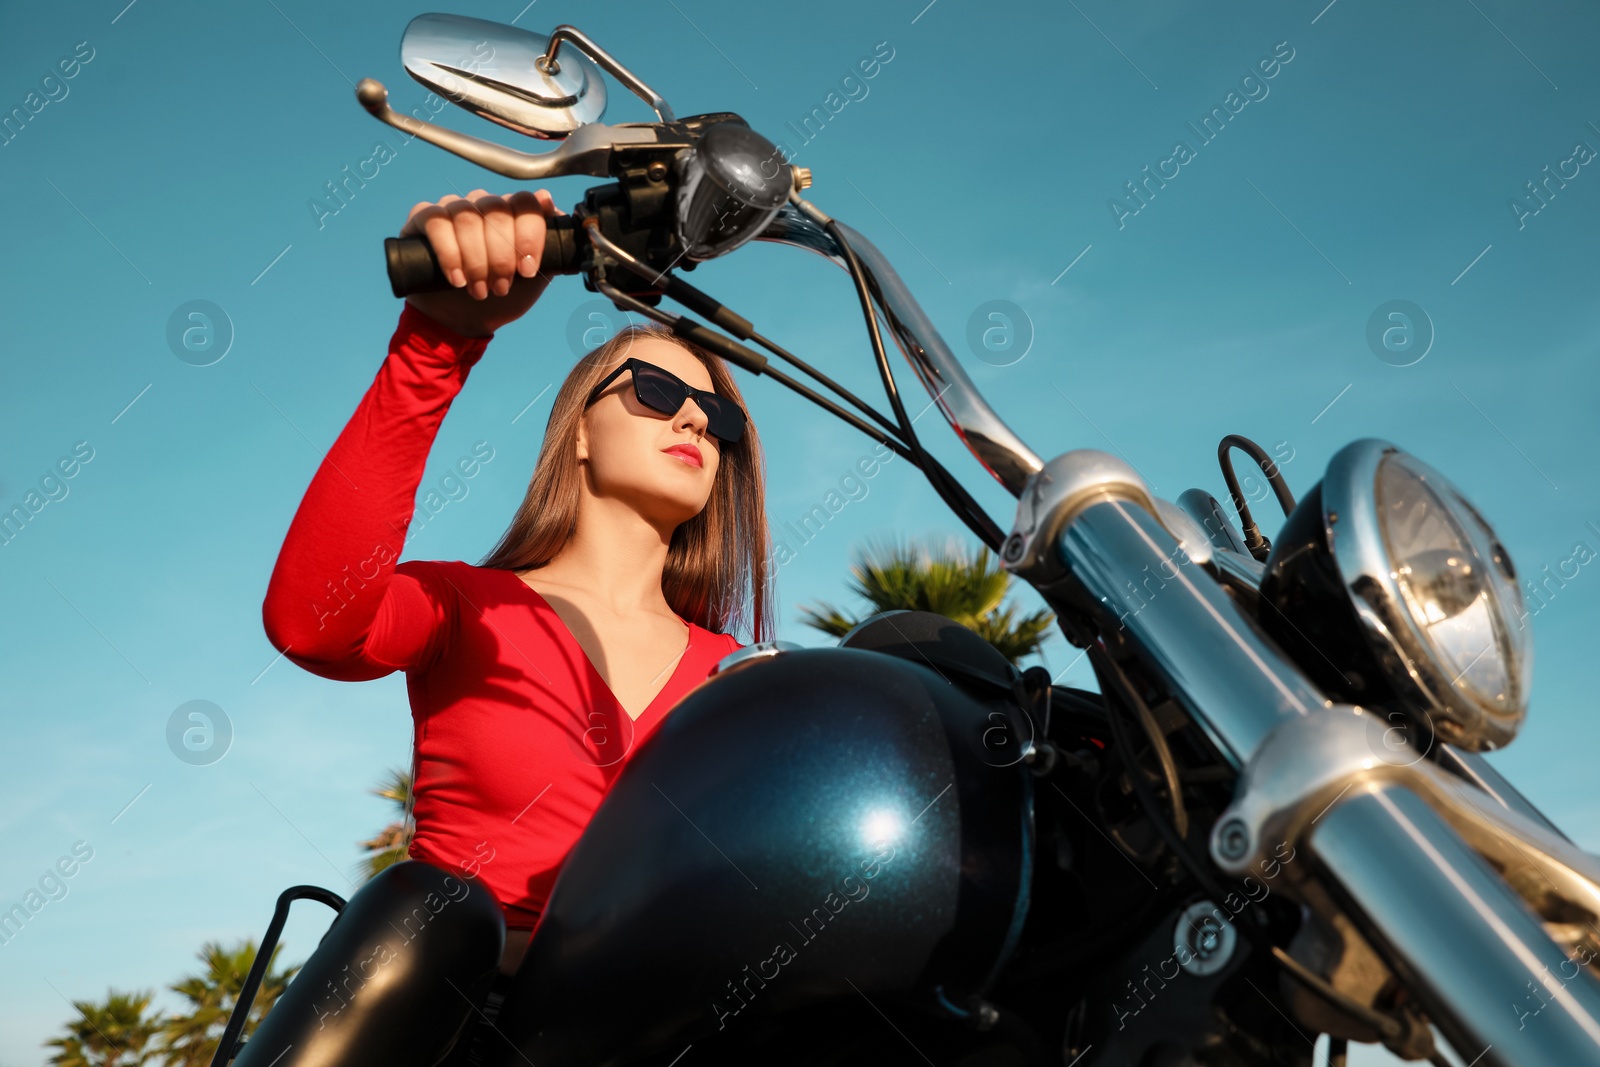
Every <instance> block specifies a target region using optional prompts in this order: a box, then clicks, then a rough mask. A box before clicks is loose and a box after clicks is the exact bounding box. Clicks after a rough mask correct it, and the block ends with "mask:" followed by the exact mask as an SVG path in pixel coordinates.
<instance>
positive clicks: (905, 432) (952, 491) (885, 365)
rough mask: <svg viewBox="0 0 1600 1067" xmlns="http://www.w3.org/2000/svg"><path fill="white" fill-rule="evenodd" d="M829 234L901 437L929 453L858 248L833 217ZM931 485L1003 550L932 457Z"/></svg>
mask: <svg viewBox="0 0 1600 1067" xmlns="http://www.w3.org/2000/svg"><path fill="white" fill-rule="evenodd" d="M826 229H827V231H828V233H829V234H830V235H831V236H832V237H833V239H834V241H836V242H837V243H838V246H839V250H840V252H841V253H842V254H843V256H844V260H845V266H846V267H847V268H848V270H849V271H850V278H851V280H852V281H853V282H855V286H856V296H857V297H858V298H859V299H860V301H861V311H862V315H863V316H864V317H865V318H866V321H867V333H868V335H869V337H870V338H871V340H872V354H873V357H874V358H875V359H876V361H877V364H878V376H879V377H880V378H882V379H883V390H884V392H885V393H886V394H887V395H888V397H889V406H890V407H892V408H893V409H894V414H895V421H896V422H897V423H898V424H899V427H900V433H901V436H902V437H903V438H904V439H905V442H906V444H907V446H908V447H910V448H911V450H912V452H913V453H914V454H915V455H916V456H917V457H918V458H919V459H921V458H922V457H926V456H927V452H926V451H925V450H924V449H923V447H922V444H921V442H920V441H918V439H917V435H916V431H915V430H913V429H912V428H911V420H910V419H908V418H906V409H905V406H904V405H903V404H902V403H901V402H900V392H899V389H898V388H897V387H896V385H895V380H894V371H893V370H892V369H891V368H890V366H889V355H888V352H887V350H886V349H885V348H884V344H883V334H882V333H881V332H880V331H879V329H878V315H877V310H876V308H875V307H874V305H873V298H872V293H871V291H870V290H869V289H868V285H867V282H868V277H869V276H868V274H867V272H866V270H865V269H864V268H863V267H862V266H861V262H860V260H858V259H857V258H856V254H855V250H854V249H852V248H851V247H850V243H849V242H848V241H847V240H845V237H844V234H843V233H842V232H841V231H840V230H839V226H838V224H837V223H835V222H834V221H833V220H831V219H830V220H829V221H828V224H827V226H826ZM918 467H919V468H920V469H921V470H922V472H923V474H924V476H926V477H927V479H928V482H929V484H931V485H932V486H933V489H934V491H935V492H936V493H938V494H939V498H940V499H941V500H943V501H944V502H945V504H946V505H948V506H949V507H950V509H951V510H952V511H954V512H955V513H956V515H957V517H958V518H960V519H961V521H962V522H963V523H964V524H965V525H966V526H967V528H968V529H970V530H971V531H972V532H973V533H974V534H976V535H977V537H978V539H979V540H980V541H982V542H983V543H984V544H985V545H987V546H988V547H989V549H990V550H991V551H993V552H999V551H1000V545H1001V543H1002V542H1003V541H1004V540H1005V533H1004V532H1003V531H1002V530H1001V529H1000V527H999V526H997V525H996V524H995V522H994V520H993V519H991V518H989V516H988V515H987V514H985V513H984V511H983V509H982V508H981V507H979V505H978V503H977V501H975V500H973V499H972V497H971V495H970V494H968V493H967V491H966V490H965V489H964V488H963V487H962V486H961V484H960V483H959V482H957V481H955V479H954V478H951V477H950V476H949V472H947V471H945V470H944V468H943V467H942V466H938V465H937V464H935V463H933V462H932V460H931V457H929V462H928V463H927V465H924V464H922V463H918Z"/></svg>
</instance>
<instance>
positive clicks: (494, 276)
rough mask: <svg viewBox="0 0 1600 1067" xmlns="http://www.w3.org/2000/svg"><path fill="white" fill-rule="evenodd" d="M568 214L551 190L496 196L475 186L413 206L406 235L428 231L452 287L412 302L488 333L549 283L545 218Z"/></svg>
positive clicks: (469, 332)
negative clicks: (543, 263)
mask: <svg viewBox="0 0 1600 1067" xmlns="http://www.w3.org/2000/svg"><path fill="white" fill-rule="evenodd" d="M559 214H562V212H561V211H559V210H558V209H557V208H556V205H555V202H554V201H553V200H552V199H551V198H550V193H549V192H548V191H547V190H544V189H540V190H538V191H537V192H532V193H530V192H526V191H519V192H515V193H512V194H511V195H510V196H495V195H493V194H491V193H486V192H484V191H483V190H482V189H474V190H473V191H472V192H470V193H468V194H467V195H466V197H465V198H462V197H459V196H447V197H444V198H443V199H442V200H440V201H439V202H438V203H436V204H430V203H427V202H426V201H425V202H423V203H420V204H418V205H417V206H416V207H414V208H412V209H411V214H410V216H409V217H408V218H407V219H406V224H405V226H404V227H402V228H401V230H400V236H401V237H411V236H414V235H416V234H424V235H426V236H427V238H428V243H429V244H431V245H432V246H433V253H434V255H435V256H437V257H438V259H439V267H440V269H442V270H443V271H444V276H445V277H446V278H447V279H449V281H450V284H451V286H452V288H450V289H447V290H443V291H441V292H434V293H415V294H413V295H411V296H408V297H406V301H407V302H408V303H409V304H410V305H411V306H412V307H414V308H416V309H417V310H418V311H420V312H422V313H423V314H424V315H427V316H428V317H429V318H430V319H433V320H434V321H435V322H438V323H440V324H441V325H444V326H448V327H449V328H450V329H452V330H455V331H456V332H457V333H460V334H465V335H466V336H468V337H484V336H487V335H488V334H491V333H493V332H494V331H495V330H497V329H499V328H500V327H501V326H504V325H505V324H506V323H508V322H512V321H514V320H516V319H518V318H521V317H522V316H523V315H524V314H525V313H526V312H527V310H528V309H529V308H531V307H532V306H533V303H534V301H535V300H538V299H539V294H540V293H543V292H544V289H545V286H547V285H549V284H550V276H549V275H540V274H539V260H540V258H541V257H542V256H543V255H544V232H545V219H546V218H548V217H550V216H552V215H559Z"/></svg>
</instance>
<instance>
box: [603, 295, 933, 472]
mask: <svg viewBox="0 0 1600 1067" xmlns="http://www.w3.org/2000/svg"><path fill="white" fill-rule="evenodd" d="M595 288H596V289H597V290H599V292H600V294H601V295H602V296H605V297H607V298H608V299H610V301H611V302H612V303H613V304H616V305H617V306H618V307H620V308H625V309H627V310H630V311H637V312H639V313H640V314H643V315H645V316H646V317H647V318H653V319H655V318H656V316H658V315H659V316H662V318H660V319H656V321H663V319H664V318H665V313H664V312H659V311H657V310H656V309H655V308H652V307H650V306H649V305H647V304H645V303H644V302H643V301H641V300H639V299H637V298H636V297H634V296H632V295H630V294H628V293H625V292H623V291H622V290H620V289H618V288H616V287H615V286H612V285H610V284H608V283H607V282H606V281H604V280H603V279H596V281H595ZM675 318H676V320H677V323H680V324H683V325H676V324H675V325H674V326H673V329H674V332H677V333H679V334H681V335H683V336H684V337H686V338H687V339H688V340H690V341H694V342H696V343H698V344H700V345H701V347H703V348H709V349H711V350H712V351H713V352H715V353H716V354H717V355H719V356H722V357H723V358H724V359H729V357H733V358H731V359H730V362H734V363H737V364H738V365H740V366H743V367H744V368H745V369H746V370H749V371H750V372H751V373H752V374H758V375H766V376H767V377H769V378H771V379H772V380H773V381H775V382H777V383H779V384H780V385H785V386H787V387H789V388H790V389H792V390H794V391H795V392H796V393H799V394H800V395H801V396H803V397H805V398H806V399H807V400H809V401H811V402H812V403H813V404H816V405H817V406H818V407H820V408H822V409H823V410H824V411H826V412H828V413H829V414H830V415H835V416H837V417H838V418H840V419H842V420H843V421H845V422H847V423H849V424H850V425H851V426H853V427H855V428H856V429H858V430H860V431H861V432H862V433H864V434H866V435H867V436H868V437H870V438H872V439H873V440H874V441H877V442H879V443H880V444H885V445H888V446H889V447H890V448H892V449H893V450H894V451H895V454H896V455H899V456H900V457H902V458H904V459H907V460H910V461H911V462H912V463H913V464H915V463H916V457H915V456H914V455H913V454H912V452H911V450H910V449H908V448H906V446H905V445H904V444H902V443H901V442H900V440H899V438H896V437H893V436H891V435H890V434H888V433H885V432H884V431H882V430H879V429H878V428H877V427H875V426H872V425H869V424H868V423H866V422H864V421H862V420H861V419H860V418H859V417H857V416H856V415H854V414H852V413H850V412H848V411H846V410H845V409H844V408H842V407H840V406H839V405H838V404H836V403H834V402H833V401H832V400H829V399H828V398H827V397H825V396H823V395H822V394H820V393H818V392H817V391H816V390H814V389H812V388H811V387H810V386H808V385H806V384H805V383H804V382H801V381H797V380H795V379H794V378H791V377H790V376H789V375H787V374H785V373H783V372H782V371H780V370H777V369H776V368H774V367H772V366H770V365H768V364H767V362H766V360H765V359H764V358H763V357H762V356H760V355H758V354H757V353H755V352H752V351H750V350H749V349H748V348H745V347H744V346H743V345H741V344H739V343H738V342H736V341H732V340H730V339H728V338H726V337H724V336H723V335H722V334H719V333H717V332H716V331H714V330H712V329H710V328H709V327H707V326H704V325H702V324H701V323H698V322H695V321H694V320H693V319H690V318H689V317H688V316H687V315H679V316H676V317H675Z"/></svg>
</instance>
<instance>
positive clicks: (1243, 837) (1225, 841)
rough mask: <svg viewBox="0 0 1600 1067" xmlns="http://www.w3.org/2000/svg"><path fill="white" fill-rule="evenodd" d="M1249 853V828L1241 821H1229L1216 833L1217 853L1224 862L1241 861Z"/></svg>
mask: <svg viewBox="0 0 1600 1067" xmlns="http://www.w3.org/2000/svg"><path fill="white" fill-rule="evenodd" d="M1249 851H1250V830H1249V828H1248V827H1247V826H1245V824H1244V820H1243V819H1229V820H1228V821H1227V822H1226V823H1224V824H1223V826H1222V829H1220V830H1218V831H1217V852H1218V853H1219V854H1220V855H1221V856H1222V858H1223V859H1225V860H1242V859H1244V857H1245V853H1247V852H1249Z"/></svg>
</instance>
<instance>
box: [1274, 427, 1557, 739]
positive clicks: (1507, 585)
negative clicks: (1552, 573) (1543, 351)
mask: <svg viewBox="0 0 1600 1067" xmlns="http://www.w3.org/2000/svg"><path fill="white" fill-rule="evenodd" d="M1261 593H1262V600H1263V607H1262V618H1261V623H1262V625H1263V626H1264V627H1265V628H1266V629H1267V630H1268V632H1269V633H1271V634H1272V635H1273V636H1274V638H1275V639H1277V640H1278V641H1279V643H1280V644H1282V645H1284V646H1285V648H1286V650H1288V651H1290V652H1291V654H1292V655H1294V657H1295V659H1296V661H1297V662H1298V663H1299V664H1300V665H1301V667H1302V668H1304V669H1306V670H1307V671H1308V672H1310V673H1311V674H1312V675H1313V676H1314V677H1315V678H1316V679H1317V680H1318V681H1319V682H1320V683H1321V684H1322V685H1323V686H1324V687H1325V688H1327V689H1328V690H1329V691H1330V693H1331V694H1333V695H1337V696H1338V697H1340V698H1343V699H1347V700H1352V701H1355V702H1365V703H1369V704H1371V703H1376V704H1383V703H1390V702H1398V703H1399V704H1401V705H1402V706H1403V707H1406V708H1409V709H1412V710H1414V711H1420V712H1422V713H1424V714H1425V715H1426V716H1427V719H1428V720H1429V722H1430V724H1431V726H1432V728H1433V730H1434V731H1436V732H1437V733H1438V734H1439V736H1440V737H1441V738H1442V739H1443V740H1445V741H1448V742H1450V743H1451V744H1454V745H1458V746H1460V747H1462V748H1467V749H1472V750H1483V749H1491V748H1498V747H1501V746H1502V745H1505V744H1506V743H1507V742H1509V741H1510V740H1511V739H1512V738H1513V737H1515V736H1516V733H1517V729H1518V727H1520V726H1521V724H1522V719H1523V716H1524V715H1525V714H1526V712H1527V694H1528V673H1529V669H1530V667H1531V665H1532V646H1531V642H1530V634H1529V631H1528V628H1527V620H1526V611H1525V610H1524V608H1523V601H1522V592H1521V590H1520V589H1519V588H1518V586H1517V580H1516V570H1515V569H1514V568H1513V566H1512V564H1511V558H1510V556H1509V555H1508V554H1507V552H1506V550H1505V547H1504V546H1503V545H1501V544H1500V541H1499V539H1498V538H1497V537H1496V536H1495V534H1494V531H1493V530H1492V529H1491V528H1490V526H1489V524H1488V523H1487V522H1485V521H1484V519H1483V516H1481V515H1480V514H1478V511H1477V509H1476V508H1474V507H1473V506H1472V505H1471V504H1470V503H1468V502H1467V500H1466V498H1465V497H1463V496H1462V495H1461V493H1460V492H1459V491H1458V490H1457V489H1456V488H1455V487H1454V486H1453V485H1451V484H1450V483H1449V481H1447V480H1446V479H1445V478H1444V476H1443V475H1441V474H1439V473H1438V472H1437V471H1435V470H1434V469H1433V468H1431V467H1429V466H1428V465H1427V464H1425V463H1423V462H1422V461H1421V460H1419V459H1417V458H1415V457H1414V456H1410V455H1407V454H1406V453H1405V452H1402V451H1400V449H1398V448H1396V447H1395V446H1394V445H1391V444H1389V443H1387V442H1384V441H1377V440H1372V439H1367V440H1362V441H1357V442H1355V443H1353V444H1351V445H1348V446H1346V447H1345V448H1344V449H1342V450H1341V451H1340V452H1339V453H1338V454H1336V455H1335V456H1334V457H1333V459H1332V460H1331V461H1330V462H1329V464H1328V471H1327V474H1326V475H1325V476H1324V478H1323V480H1322V482H1321V483H1320V484H1319V485H1318V486H1317V487H1316V488H1314V489H1313V490H1312V491H1311V493H1309V494H1307V496H1306V498H1305V499H1304V500H1302V501H1301V502H1300V505H1299V506H1298V507H1296V508H1295V511H1294V514H1293V515H1291V516H1290V518H1289V521H1288V522H1287V523H1285V524H1284V528H1283V532H1282V533H1281V534H1280V535H1279V538H1278V542H1277V544H1276V545H1275V546H1274V547H1273V551H1272V555H1271V556H1270V557H1269V558H1268V559H1267V569H1266V573H1265V575H1264V576H1263V579H1262V584H1261Z"/></svg>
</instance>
